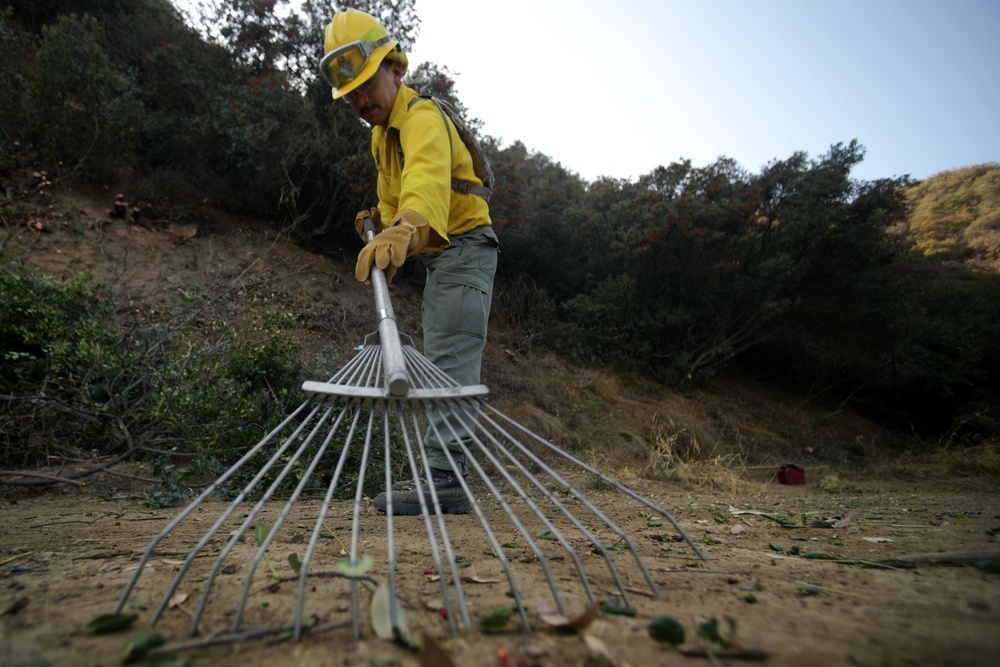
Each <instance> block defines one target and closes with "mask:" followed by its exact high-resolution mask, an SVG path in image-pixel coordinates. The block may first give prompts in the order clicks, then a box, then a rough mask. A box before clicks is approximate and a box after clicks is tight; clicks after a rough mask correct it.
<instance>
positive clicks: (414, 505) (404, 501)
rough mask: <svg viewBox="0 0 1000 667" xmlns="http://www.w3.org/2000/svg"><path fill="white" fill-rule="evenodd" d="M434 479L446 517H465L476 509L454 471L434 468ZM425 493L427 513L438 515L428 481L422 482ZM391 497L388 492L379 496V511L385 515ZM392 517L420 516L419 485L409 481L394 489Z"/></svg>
mask: <svg viewBox="0 0 1000 667" xmlns="http://www.w3.org/2000/svg"><path fill="white" fill-rule="evenodd" d="M431 479H433V480H434V490H435V491H437V497H438V502H439V503H440V504H441V512H442V513H443V514H465V513H466V512H468V511H469V508H470V507H472V502H471V501H470V500H469V497H468V496H466V495H465V491H463V490H462V484H461V482H459V478H458V475H456V474H455V473H454V472H452V471H451V470H439V469H437V468H431ZM419 483H420V486H421V488H422V490H423V492H424V502H425V503H427V509H428V510H429V511H430V512H431V513H434V501H433V499H432V498H431V491H430V487H428V485H427V482H426V481H425V480H420V482H419ZM387 501H388V497H387V496H386V494H385V492H383V493H380V494H378V495H377V496H375V509H377V510H379V511H380V512H385V508H386V504H387ZM392 513H393V514H420V496H418V495H417V482H416V481H415V480H408V481H405V482H396V483H395V484H393V485H392Z"/></svg>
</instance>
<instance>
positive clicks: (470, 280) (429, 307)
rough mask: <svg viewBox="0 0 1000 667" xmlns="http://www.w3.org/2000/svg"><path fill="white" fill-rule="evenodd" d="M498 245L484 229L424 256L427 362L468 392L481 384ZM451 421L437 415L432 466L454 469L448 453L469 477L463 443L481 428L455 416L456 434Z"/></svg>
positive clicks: (430, 433) (429, 440) (430, 447)
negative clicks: (460, 441)
mask: <svg viewBox="0 0 1000 667" xmlns="http://www.w3.org/2000/svg"><path fill="white" fill-rule="evenodd" d="M498 245H499V244H498V242H497V236H496V233H495V232H494V231H493V228H492V227H489V226H484V227H477V228H476V229H473V230H472V231H470V232H467V233H465V234H462V235H461V236H454V237H452V238H451V245H449V246H448V247H447V248H445V249H444V250H442V251H440V252H428V253H424V254H423V255H421V259H422V261H423V263H424V266H425V267H426V269H427V283H426V285H425V286H424V302H423V309H422V313H421V314H422V318H423V329H424V356H425V357H426V358H427V360H428V361H430V362H431V363H432V364H434V365H435V366H437V367H438V368H439V369H441V370H442V371H444V372H445V373H447V374H448V376H449V377H451V378H452V379H453V380H455V381H456V382H457V383H458V384H460V385H462V386H469V385H476V384H481V382H480V375H481V370H482V361H483V349H484V348H485V347H486V330H487V323H488V321H489V317H490V306H491V305H492V303H493V277H494V275H495V274H496V270H497V248H498ZM446 415H451V412H450V411H447V409H446V412H445V413H437V412H432V413H431V424H430V427H429V428H428V429H427V433H426V437H425V444H426V446H427V463H428V464H429V465H430V467H432V468H438V469H440V470H450V469H451V467H452V466H451V465H450V464H449V463H448V458H447V456H446V455H445V453H444V451H443V448H445V447H447V448H448V450H449V451H450V452H451V454H452V457H453V458H454V460H455V463H456V464H457V467H458V468H459V469H458V470H457V472H459V473H460V474H462V475H465V474H468V468H467V466H466V460H465V456H464V454H463V453H462V450H461V447H460V446H459V444H458V440H464V441H466V442H470V441H471V433H473V432H474V430H475V424H474V423H462V422H461V421H459V420H458V419H456V418H455V417H454V416H451V418H450V419H448V420H447V422H448V423H450V424H451V427H452V428H454V430H455V433H452V428H449V426H448V424H446V423H445V421H446V420H445V416H446ZM435 427H436V428H435ZM456 435H457V436H458V437H457V438H456V437H455V436H456ZM439 436H440V437H439Z"/></svg>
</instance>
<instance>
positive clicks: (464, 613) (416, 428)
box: [386, 406, 472, 634]
mask: <svg viewBox="0 0 1000 667" xmlns="http://www.w3.org/2000/svg"><path fill="white" fill-rule="evenodd" d="M407 412H408V413H409V415H410V422H411V423H412V425H413V440H414V441H416V443H417V447H418V448H419V450H420V453H421V456H423V454H424V444H423V436H422V435H421V433H422V430H421V428H420V424H419V422H418V419H417V414H416V411H414V410H413V409H412V408H410V407H409V406H407ZM401 413H402V409H401V406H400V409H399V412H398V414H400V415H401ZM400 423H403V422H402V421H401V422H400ZM403 439H404V444H405V446H406V456H407V460H408V463H409V465H410V474H411V479H414V480H419V479H421V476H420V472H419V470H418V468H417V463H416V459H415V456H414V453H413V444H412V442H411V440H410V436H409V433H408V431H407V430H406V428H405V427H404V428H403ZM423 460H424V467H425V478H426V479H428V480H430V479H431V473H430V467H429V466H428V465H427V463H426V459H423ZM428 484H429V485H430V486H433V484H431V482H430V481H429V482H428ZM387 488H388V487H387ZM416 490H417V498H418V500H419V502H420V507H421V508H422V509H423V510H424V511H423V512H422V513H421V514H422V516H423V517H424V528H425V530H426V531H427V538H428V540H429V542H430V545H431V553H432V556H433V560H434V567H435V569H436V571H437V573H438V577H439V581H440V582H441V596H442V600H443V601H444V605H445V609H446V610H447V612H448V627H449V629H450V630H451V632H452V634H454V633H455V632H457V631H458V628H457V625H456V623H455V621H454V618H453V613H452V609H451V598H450V596H449V594H448V576H447V574H448V573H449V572H450V573H451V578H452V582H453V583H454V584H455V597H456V600H457V601H458V609H459V614H460V615H461V618H462V624H463V625H464V627H465V628H467V629H468V628H471V627H472V620H471V618H470V617H469V607H468V605H467V604H466V603H465V592H464V587H463V585H462V576H461V573H460V572H459V567H458V562H457V561H456V560H455V553H454V549H452V544H451V540H450V539H449V538H448V526H447V524H446V522H445V520H444V516H443V514H442V513H441V512H440V511H437V512H435V516H436V520H437V524H438V525H437V528H438V533H439V534H440V535H441V543H442V544H443V545H444V551H445V558H446V559H447V560H448V568H447V570H446V569H445V568H444V566H443V565H444V564H443V563H442V562H441V556H440V552H439V550H438V544H437V534H435V532H434V529H433V525H432V523H431V519H430V513H429V512H427V511H426V507H427V502H426V499H425V497H424V491H423V488H422V487H421V486H420V485H419V484H417V485H416ZM388 501H389V503H391V501H392V494H389V497H388ZM436 508H437V509H438V510H440V507H437V506H436ZM386 510H387V511H386V516H389V515H390V514H391V512H389V511H388V510H389V507H386Z"/></svg>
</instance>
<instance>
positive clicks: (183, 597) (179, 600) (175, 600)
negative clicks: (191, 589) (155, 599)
mask: <svg viewBox="0 0 1000 667" xmlns="http://www.w3.org/2000/svg"><path fill="white" fill-rule="evenodd" d="M187 599H188V594H187V593H174V596H173V597H172V598H170V601H169V602H167V609H173V608H174V607H180V606H181V605H182V604H184V603H185V602H186V601H187Z"/></svg>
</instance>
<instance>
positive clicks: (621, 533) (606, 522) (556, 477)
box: [483, 408, 701, 602]
mask: <svg viewBox="0 0 1000 667" xmlns="http://www.w3.org/2000/svg"><path fill="white" fill-rule="evenodd" d="M491 410H492V411H493V412H495V413H496V410H494V409H493V408H491ZM497 414H499V413H497ZM483 418H484V419H486V420H487V421H488V422H490V423H491V424H493V425H494V427H495V428H497V430H498V431H499V432H500V433H501V434H502V435H503V436H504V437H505V438H507V439H508V441H509V442H510V443H511V444H513V445H514V446H515V447H516V448H517V449H518V450H519V451H521V452H522V453H523V454H524V455H525V456H527V457H529V458H530V459H531V460H532V461H533V462H534V463H535V464H536V465H538V466H539V467H540V468H542V469H543V470H544V471H545V472H546V474H548V475H549V476H550V477H552V478H553V479H554V480H555V481H556V482H558V483H559V484H560V485H561V486H562V487H563V488H565V489H566V490H567V491H569V492H570V493H571V494H572V495H573V497H574V498H576V499H577V500H578V501H579V502H580V503H581V504H583V505H584V506H585V507H586V508H587V509H588V510H590V511H591V512H593V513H594V515H596V516H597V517H598V518H599V519H600V520H601V521H602V522H603V523H604V525H605V526H607V527H608V528H610V529H611V530H612V531H613V532H614V533H615V534H616V535H618V538H619V539H620V540H621V541H622V542H624V543H625V545H626V547H627V548H628V550H629V552H630V553H631V554H632V557H633V559H634V560H635V563H636V565H637V566H638V567H639V570H640V571H641V572H642V575H643V578H644V579H645V580H646V584H647V585H648V586H649V588H650V590H652V591H653V594H654V595H656V596H659V595H660V589H659V586H657V584H656V582H655V581H653V577H652V575H651V574H650V572H649V570H648V569H647V568H646V564H645V562H644V561H643V560H642V558H641V557H640V556H639V553H638V552H637V551H636V548H635V545H634V544H633V543H632V540H631V539H630V538H629V536H628V534H627V533H626V532H625V531H624V530H622V528H621V527H620V526H619V525H618V524H617V523H616V522H615V521H613V520H612V519H611V518H609V517H608V516H607V515H606V514H604V512H602V511H601V510H600V509H599V508H598V507H597V506H596V505H594V504H593V503H592V502H591V501H590V500H589V499H588V498H587V497H586V496H584V495H583V494H582V493H580V491H579V490H578V489H577V488H576V487H575V486H573V485H572V484H570V483H569V482H568V481H566V480H565V479H564V478H563V477H562V476H561V475H560V474H559V473H558V472H556V471H555V470H554V469H553V468H551V467H550V466H548V465H547V464H546V463H545V462H544V461H542V460H541V459H540V458H538V457H537V456H535V455H534V454H533V453H532V452H531V451H530V450H528V448H527V447H525V446H524V445H523V444H521V443H520V442H518V441H517V440H514V439H512V438H511V436H510V434H509V433H508V432H507V431H505V430H504V429H503V428H502V427H501V426H500V425H499V424H497V423H496V422H495V421H493V420H492V419H490V418H489V416H487V415H483ZM581 465H582V464H581ZM591 470H592V469H591ZM600 477H602V478H604V475H600ZM601 549H602V553H604V554H606V559H607V562H608V563H609V567H610V569H611V572H612V575H613V576H614V577H615V580H616V582H617V584H618V588H619V591H620V592H621V594H622V597H623V598H624V599H625V600H626V602H627V601H628V593H627V592H626V590H625V587H624V585H623V584H622V583H621V580H620V579H619V578H618V575H617V570H616V569H615V567H614V565H613V564H612V562H611V559H610V555H609V554H607V552H606V551H605V550H604V546H603V544H602V545H601ZM695 551H697V552H698V553H699V554H700V553H701V552H700V551H698V549H697V547H695Z"/></svg>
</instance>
